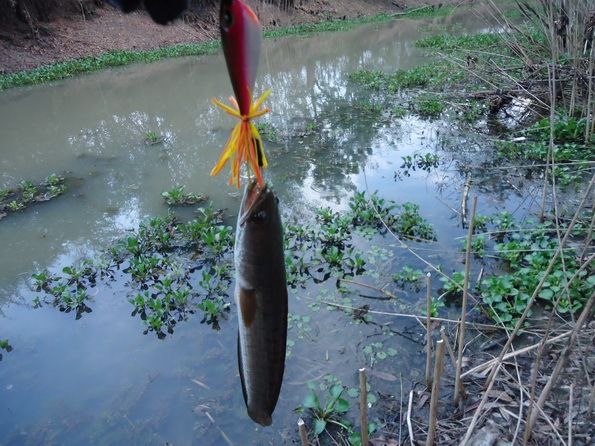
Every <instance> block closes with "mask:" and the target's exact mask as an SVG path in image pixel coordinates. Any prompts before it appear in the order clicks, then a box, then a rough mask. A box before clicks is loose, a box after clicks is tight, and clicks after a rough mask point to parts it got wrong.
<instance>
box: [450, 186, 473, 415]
mask: <svg viewBox="0 0 595 446" xmlns="http://www.w3.org/2000/svg"><path fill="white" fill-rule="evenodd" d="M476 211H477V195H475V196H474V197H473V208H472V209H471V218H470V219H469V232H468V234H467V249H466V250H465V284H464V285H463V303H462V305H461V325H460V330H459V341H458V342H459V355H458V357H457V369H456V375H455V394H454V403H455V404H459V398H460V397H461V396H463V398H466V397H467V394H466V392H465V389H464V388H463V383H462V381H461V371H462V369H463V353H464V351H465V329H466V328H467V327H466V326H465V322H466V320H467V300H468V298H469V291H468V290H469V274H470V271H471V245H472V244H473V243H472V241H473V228H474V226H475V212H476Z"/></svg>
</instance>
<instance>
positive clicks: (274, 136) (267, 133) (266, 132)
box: [254, 122, 281, 143]
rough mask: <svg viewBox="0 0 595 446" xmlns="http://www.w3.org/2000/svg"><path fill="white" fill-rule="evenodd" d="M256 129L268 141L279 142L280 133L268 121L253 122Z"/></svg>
mask: <svg viewBox="0 0 595 446" xmlns="http://www.w3.org/2000/svg"><path fill="white" fill-rule="evenodd" d="M254 125H255V126H256V130H258V132H259V133H260V134H262V135H263V136H264V137H265V138H266V139H267V140H268V141H270V142H274V143H278V142H281V134H280V132H279V130H278V129H277V128H276V127H275V126H273V124H271V123H270V122H259V123H257V124H254Z"/></svg>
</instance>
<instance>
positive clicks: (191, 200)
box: [161, 186, 209, 206]
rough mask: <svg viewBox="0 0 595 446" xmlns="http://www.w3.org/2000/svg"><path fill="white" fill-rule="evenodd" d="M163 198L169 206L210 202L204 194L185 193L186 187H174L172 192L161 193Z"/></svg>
mask: <svg viewBox="0 0 595 446" xmlns="http://www.w3.org/2000/svg"><path fill="white" fill-rule="evenodd" d="M161 196H162V197H163V199H164V200H165V202H166V203H167V204H169V205H176V206H188V205H193V204H198V203H202V202H203V201H206V200H208V198H209V197H207V196H206V195H204V194H193V193H191V192H184V186H174V187H173V188H172V189H171V190H170V191H163V192H161Z"/></svg>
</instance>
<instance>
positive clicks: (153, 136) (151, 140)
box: [145, 132, 163, 146]
mask: <svg viewBox="0 0 595 446" xmlns="http://www.w3.org/2000/svg"><path fill="white" fill-rule="evenodd" d="M145 142H146V143H147V144H148V145H151V146H152V145H155V144H159V143H161V142H163V137H161V136H159V135H158V134H157V133H155V132H147V134H146V135H145Z"/></svg>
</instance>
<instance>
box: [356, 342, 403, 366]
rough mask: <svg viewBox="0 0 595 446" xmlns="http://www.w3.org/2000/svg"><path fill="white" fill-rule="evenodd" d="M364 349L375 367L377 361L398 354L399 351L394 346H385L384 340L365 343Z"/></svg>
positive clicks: (371, 364)
mask: <svg viewBox="0 0 595 446" xmlns="http://www.w3.org/2000/svg"><path fill="white" fill-rule="evenodd" d="M362 351H363V352H364V353H365V354H366V355H368V356H369V357H370V367H374V363H375V362H376V361H378V360H383V359H386V358H388V357H389V356H396V355H397V353H398V352H397V350H396V349H394V348H393V347H387V348H385V346H384V344H383V343H382V342H373V343H371V344H368V345H365V346H364V347H363V348H362Z"/></svg>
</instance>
